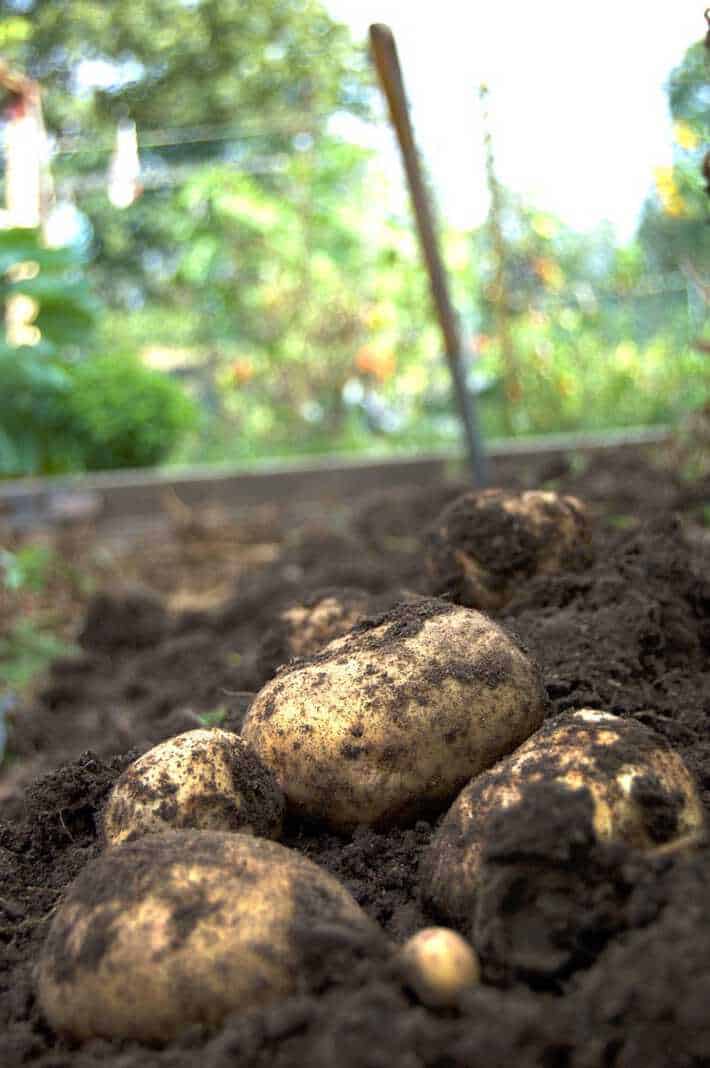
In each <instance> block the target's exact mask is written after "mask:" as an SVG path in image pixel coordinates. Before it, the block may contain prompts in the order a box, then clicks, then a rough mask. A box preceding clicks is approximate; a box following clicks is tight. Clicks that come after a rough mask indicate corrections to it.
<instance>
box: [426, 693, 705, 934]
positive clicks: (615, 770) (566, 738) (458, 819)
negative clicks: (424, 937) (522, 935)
mask: <svg viewBox="0 0 710 1068" xmlns="http://www.w3.org/2000/svg"><path fill="white" fill-rule="evenodd" d="M541 783H546V784H559V785H561V786H565V787H568V788H569V789H570V790H578V789H580V787H586V788H587V789H588V790H589V793H590V795H591V798H592V804H593V823H594V830H595V832H596V834H597V836H598V838H600V839H602V840H606V841H618V842H624V843H627V844H628V845H630V846H635V847H636V848H641V849H645V848H653V847H656V846H658V845H660V844H662V843H666V842H669V841H671V840H675V839H680V838H682V837H683V836H684V835H687V834H689V833H690V832H692V831H694V830H696V829H697V828H699V827H700V826H701V825H702V821H703V811H702V805H701V803H700V799H699V797H698V794H697V791H696V788H695V784H694V782H693V779H692V777H691V775H690V773H689V771H688V769H687V768H686V767H685V764H684V763H683V761H682V760H681V758H680V757H679V756H678V754H677V753H675V752H674V751H673V750H672V749H671V748H670V747H669V746H668V744H667V742H666V741H665V740H664V739H663V738H662V737H660V736H659V735H657V734H655V733H654V732H653V731H651V730H649V729H648V728H647V727H644V726H643V725H642V724H641V723H638V722H637V721H636V720H631V719H622V718H621V717H619V716H613V715H611V714H610V713H608V712H598V711H596V710H593V709H581V710H580V711H577V712H574V713H570V714H568V715H564V716H559V717H557V718H555V719H552V720H548V721H547V722H546V723H545V725H544V726H543V727H542V729H541V730H539V731H538V732H537V733H536V734H534V735H533V736H532V737H531V738H529V739H528V740H527V742H525V744H524V745H522V746H521V747H520V748H519V749H517V750H516V751H515V752H514V753H511V755H510V756H508V757H506V758H505V760H501V761H500V762H499V763H498V764H496V765H495V767H493V768H491V769H490V770H489V771H486V772H484V773H483V774H482V775H479V776H477V777H476V778H475V779H473V780H472V781H471V782H470V783H469V784H468V786H466V787H464V789H463V790H462V791H461V793H460V794H459V796H458V798H457V799H456V801H455V803H454V804H453V805H452V806H451V808H450V809H449V811H448V813H447V814H446V816H445V818H444V821H443V822H442V824H441V826H440V828H439V830H438V831H437V833H436V834H435V836H434V838H433V839H432V841H431V844H430V846H429V849H428V852H427V853H426V854H425V856H424V859H423V862H422V868H421V873H420V878H421V885H422V890H423V894H424V898H425V900H426V901H427V902H428V904H429V905H430V907H432V908H433V910H434V911H435V913H436V914H437V915H439V916H442V917H445V918H446V919H447V920H448V921H450V922H456V923H465V922H466V919H467V918H468V917H470V915H471V912H472V905H473V901H474V898H475V894H476V888H477V883H478V878H479V871H480V867H481V862H482V857H483V853H484V850H485V846H486V842H487V835H488V828H489V824H490V821H491V817H492V816H493V815H494V814H495V813H496V812H499V811H500V810H501V808H508V807H510V806H512V805H524V804H525V800H526V791H527V790H529V789H530V787H532V786H536V785H538V784H541Z"/></svg>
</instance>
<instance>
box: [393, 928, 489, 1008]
mask: <svg viewBox="0 0 710 1068" xmlns="http://www.w3.org/2000/svg"><path fill="white" fill-rule="evenodd" d="M397 963H398V967H399V971H400V974H401V975H402V977H403V979H404V980H405V982H406V983H407V985H408V986H409V987H411V989H412V990H413V991H414V993H415V994H416V995H417V997H418V998H419V1000H420V1001H421V1002H422V1004H423V1005H428V1006H429V1007H430V1008H447V1007H449V1008H453V1007H455V1006H456V1004H457V1002H458V1000H459V998H460V997H461V994H463V992H464V991H465V990H467V989H468V988H469V987H471V986H473V985H474V984H475V983H477V982H478V980H479V978H480V975H481V969H480V965H479V962H478V957H477V956H476V952H475V950H474V949H473V948H472V947H471V946H470V945H469V943H468V942H467V941H466V939H465V938H462V937H461V935H460V934H458V933H457V932H456V931H452V930H451V929H450V928H448V927H425V928H424V929H423V930H421V931H417V933H416V934H415V935H412V937H411V938H409V939H408V940H407V941H406V942H405V943H404V945H403V946H402V947H401V949H400V951H399V953H398V959H397Z"/></svg>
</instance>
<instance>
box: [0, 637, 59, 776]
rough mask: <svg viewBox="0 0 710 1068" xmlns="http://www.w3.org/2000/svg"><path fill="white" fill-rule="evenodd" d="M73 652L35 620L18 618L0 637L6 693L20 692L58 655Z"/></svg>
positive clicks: (0, 673)
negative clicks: (7, 691)
mask: <svg viewBox="0 0 710 1068" xmlns="http://www.w3.org/2000/svg"><path fill="white" fill-rule="evenodd" d="M76 651H77V649H76V647H75V646H73V645H71V644H70V643H69V642H67V641H64V640H63V639H61V638H58V637H57V636H56V634H54V633H53V632H52V630H51V628H50V627H48V626H45V625H43V624H42V623H41V621H40V620H38V619H37V618H35V617H32V618H28V619H20V620H18V621H17V622H16V623H14V624H13V625H12V627H10V629H9V631H8V632H7V633H5V634H3V635H0V677H1V678H2V680H3V683H4V684H5V685H6V686H7V687H8V690H9V691H11V692H12V691H14V692H16V693H21V692H22V691H23V690H24V689H25V688H26V687H27V686H28V685H29V684H30V683H31V682H32V680H33V679H35V678H37V677H38V676H39V675H40V674H41V673H42V672H43V671H44V670H45V669H46V668H47V667H48V666H49V664H50V663H51V662H52V661H53V660H55V659H56V658H57V657H58V656H68V655H69V654H70V653H73V652H76ZM0 755H1V754H0Z"/></svg>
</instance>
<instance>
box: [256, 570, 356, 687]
mask: <svg viewBox="0 0 710 1068" xmlns="http://www.w3.org/2000/svg"><path fill="white" fill-rule="evenodd" d="M370 603H371V597H370V595H369V594H368V593H366V592H365V591H364V590H358V589H355V588H353V587H348V586H345V587H340V588H339V587H328V588H326V589H321V590H316V591H315V592H314V593H313V594H311V595H310V596H308V597H305V598H304V599H303V600H302V601H301V602H297V603H295V604H291V605H289V606H288V607H287V608H284V609H283V611H281V612H280V613H279V615H278V618H277V620H276V622H275V623H274V625H273V626H272V627H270V628H269V630H268V631H267V632H266V634H265V635H264V638H263V640H262V642H261V647H260V649H259V656H258V667H259V671H260V673H261V676H262V678H264V679H268V678H271V676H272V675H274V674H275V672H276V669H277V668H279V667H280V666H281V664H285V663H286V662H287V661H288V660H291V659H292V657H294V656H310V655H311V654H312V653H317V652H318V651H319V650H320V649H322V648H323V646H324V645H327V644H328V642H330V641H332V640H333V638H339V637H340V636H341V634H346V633H347V632H348V631H349V630H351V629H352V627H354V626H355V624H356V623H359V622H360V620H361V619H364V617H365V616H366V615H367V613H368V611H369V608H370Z"/></svg>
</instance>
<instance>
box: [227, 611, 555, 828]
mask: <svg viewBox="0 0 710 1068" xmlns="http://www.w3.org/2000/svg"><path fill="white" fill-rule="evenodd" d="M544 708H545V694H544V690H543V688H542V685H541V682H540V678H539V674H538V670H537V668H536V666H535V665H534V664H533V663H532V661H531V660H530V659H529V658H528V657H527V656H526V654H525V653H524V652H523V650H522V649H521V648H520V647H519V646H518V645H517V644H516V643H515V642H514V641H513V639H512V638H511V637H510V636H509V635H508V634H507V633H506V632H505V631H504V630H502V629H501V628H500V627H499V626H497V625H496V624H495V623H493V622H492V621H491V620H490V619H488V618H487V617H486V616H483V615H481V614H480V613H478V612H471V611H469V610H468V609H466V608H458V607H455V606H452V605H450V604H447V603H446V602H444V601H439V600H433V599H427V598H422V599H419V600H417V601H413V602H410V603H405V604H400V605H397V606H396V607H395V608H393V609H391V610H390V611H389V612H386V613H384V614H383V615H381V616H379V617H377V618H376V619H368V620H365V621H364V622H363V623H362V624H360V625H359V626H358V627H356V628H355V629H354V630H353V631H352V632H351V633H350V634H348V635H345V636H344V637H342V638H337V639H336V640H335V641H333V642H331V643H330V644H329V645H327V646H326V647H325V649H324V650H323V651H322V652H321V653H319V654H318V655H316V656H313V657H311V658H310V659H308V660H305V661H297V662H296V663H294V664H290V665H287V666H286V667H285V668H282V669H281V671H280V672H279V673H278V675H277V676H276V678H274V679H272V680H271V682H269V683H267V684H266V686H265V687H264V688H263V689H262V690H261V691H260V692H259V693H258V694H257V696H256V698H255V699H254V702H253V703H252V705H251V707H250V709H249V712H248V714H247V717H246V719H245V721H244V726H243V729H242V733H243V737H244V739H245V740H246V741H247V742H248V743H249V744H250V745H251V746H253V748H254V749H255V751H256V752H257V753H258V754H259V756H260V757H261V759H262V760H263V761H264V763H265V764H266V765H267V766H268V767H270V768H272V770H273V771H274V773H275V775H276V778H277V780H278V782H279V785H280V786H281V788H282V790H283V791H284V793H285V794H286V799H287V803H288V804H290V805H291V806H292V807H293V808H294V809H296V810H297V811H300V812H301V813H304V814H306V815H308V816H311V817H314V818H316V819H318V820H321V821H324V822H326V823H328V824H329V825H330V826H331V827H333V828H335V829H338V830H348V829H352V828H353V827H355V826H357V824H361V823H362V824H369V825H375V826H380V827H383V826H387V825H390V824H393V823H395V822H402V821H404V820H410V819H416V818H417V817H418V816H420V815H424V814H428V813H430V812H431V811H433V810H436V809H440V808H441V807H443V806H444V805H445V804H446V803H447V802H448V801H449V800H450V799H451V798H452V797H453V796H454V795H455V793H456V791H457V790H459V789H460V788H461V786H462V785H463V784H464V783H465V782H466V781H467V780H468V779H470V777H471V776H472V775H475V774H477V773H478V772H479V771H482V770H483V769H484V768H486V767H489V766H490V765H491V764H492V763H493V762H494V761H496V760H497V759H499V757H501V756H502V755H504V754H505V753H508V752H510V751H511V749H514V748H515V746H516V745H519V744H520V743H521V742H522V741H523V740H524V739H525V738H527V737H528V735H529V734H530V733H531V732H532V731H534V730H535V729H536V728H537V727H538V726H539V725H540V723H541V722H542V719H543V715H544Z"/></svg>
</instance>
